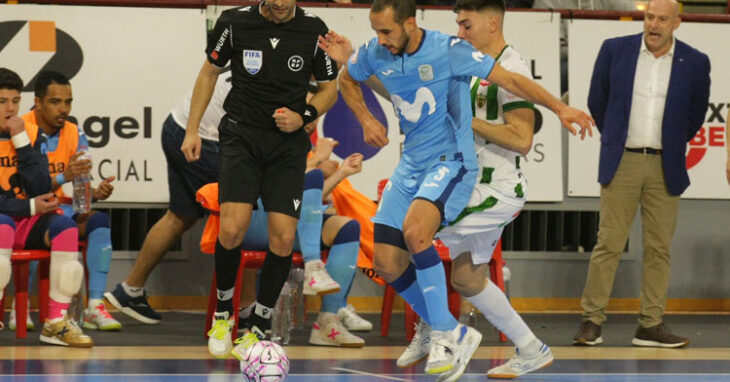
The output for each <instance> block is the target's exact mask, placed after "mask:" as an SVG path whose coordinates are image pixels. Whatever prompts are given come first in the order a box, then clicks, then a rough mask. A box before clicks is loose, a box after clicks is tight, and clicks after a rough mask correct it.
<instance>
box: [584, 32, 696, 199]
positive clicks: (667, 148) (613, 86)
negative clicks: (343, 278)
mask: <svg viewBox="0 0 730 382" xmlns="http://www.w3.org/2000/svg"><path fill="white" fill-rule="evenodd" d="M642 38H643V33H640V34H637V35H631V36H624V37H617V38H612V39H608V40H606V41H604V42H603V45H602V46H601V50H600V52H599V53H598V57H597V58H596V65H595V67H594V69H593V77H592V78H591V88H590V91H589V93H588V108H589V109H590V111H591V114H592V115H593V118H594V119H595V120H596V125H597V126H596V127H597V128H598V131H600V132H601V156H600V161H599V164H598V182H599V183H601V184H603V185H607V184H609V183H610V182H611V179H613V176H614V174H615V173H616V170H617V169H618V165H619V162H620V161H621V156H622V155H623V153H624V145H625V144H626V134H627V132H628V129H629V115H630V113H631V98H632V95H633V91H634V77H635V75H636V62H637V61H638V59H639V50H640V48H641V44H642V42H641V41H642ZM674 41H675V43H676V44H677V45H676V47H675V48H674V58H673V59H672V72H671V74H670V78H669V88H668V89H667V100H666V104H665V106H664V118H663V119H662V150H663V152H662V165H663V167H664V180H665V182H666V184H667V189H668V190H669V192H670V193H672V194H673V195H680V194H681V193H682V192H684V190H686V189H687V187H688V186H689V176H688V175H687V168H686V161H685V151H686V149H687V142H688V141H689V140H690V139H692V137H694V136H695V134H697V131H698V130H699V129H700V127H701V126H702V123H703V122H704V121H705V114H706V113H707V105H708V102H709V98H710V60H709V58H707V55H705V54H704V53H702V52H700V51H698V50H697V49H694V48H692V47H691V46H689V45H687V44H685V43H683V42H681V41H679V40H677V39H676V38H675V40H674Z"/></svg>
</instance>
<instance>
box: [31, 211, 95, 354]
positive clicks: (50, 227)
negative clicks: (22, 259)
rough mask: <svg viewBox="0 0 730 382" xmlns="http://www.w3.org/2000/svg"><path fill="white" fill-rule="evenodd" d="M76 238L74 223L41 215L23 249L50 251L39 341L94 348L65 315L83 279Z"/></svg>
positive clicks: (66, 218) (57, 216)
mask: <svg viewBox="0 0 730 382" xmlns="http://www.w3.org/2000/svg"><path fill="white" fill-rule="evenodd" d="M78 235H79V234H78V228H77V227H76V222H74V221H73V220H72V219H71V218H69V217H66V216H63V215H44V216H42V217H41V218H39V219H38V220H37V221H36V222H35V224H34V226H33V228H32V229H31V230H30V233H29V234H28V239H27V241H26V248H28V249H50V250H51V266H50V268H51V269H50V280H49V281H50V291H49V297H50V298H49V303H48V318H47V319H46V322H45V323H43V331H42V332H41V336H40V340H41V342H45V343H49V344H55V345H63V346H70V347H91V346H93V345H94V342H93V341H92V340H91V338H90V337H89V336H87V335H85V334H84V333H83V332H82V330H81V328H80V327H79V326H78V324H77V323H76V322H75V321H74V320H72V319H71V318H70V317H69V316H68V314H67V312H68V308H69V305H70V304H71V299H72V298H73V296H74V295H75V294H76V293H78V291H79V289H80V288H81V283H82V282H83V279H84V267H83V266H82V265H81V263H80V262H79V259H78V257H79V253H78V250H79V246H78Z"/></svg>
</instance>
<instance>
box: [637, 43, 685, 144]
mask: <svg viewBox="0 0 730 382" xmlns="http://www.w3.org/2000/svg"><path fill="white" fill-rule="evenodd" d="M675 46H676V44H675V41H674V38H672V47H671V48H670V49H669V51H668V52H667V53H665V54H664V55H662V56H659V57H654V53H652V52H650V51H649V48H647V47H646V42H645V41H644V38H643V37H642V39H641V50H640V51H639V59H638V61H637V63H636V76H635V78H634V93H633V96H632V99H631V114H630V117H629V131H628V135H627V137H626V147H630V148H641V147H651V148H654V149H661V148H662V120H663V119H664V105H665V104H666V101H667V89H668V88H669V77H670V74H671V73H672V59H673V58H674V47H675Z"/></svg>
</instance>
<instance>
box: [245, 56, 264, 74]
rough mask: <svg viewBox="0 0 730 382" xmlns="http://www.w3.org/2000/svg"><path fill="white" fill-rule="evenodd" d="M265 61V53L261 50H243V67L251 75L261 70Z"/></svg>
mask: <svg viewBox="0 0 730 382" xmlns="http://www.w3.org/2000/svg"><path fill="white" fill-rule="evenodd" d="M263 63H264V54H263V53H262V52H261V51H260V50H244V51H243V67H244V68H245V69H246V71H247V72H249V73H250V74H251V75H254V74H256V73H258V72H259V70H261V66H262V65H263Z"/></svg>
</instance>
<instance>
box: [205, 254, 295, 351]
mask: <svg viewBox="0 0 730 382" xmlns="http://www.w3.org/2000/svg"><path fill="white" fill-rule="evenodd" d="M292 256H293V258H292V267H298V268H302V267H304V261H303V260H302V254H301V253H299V252H294V253H293V254H292ZM265 258H266V251H247V250H242V251H241V263H240V264H239V265H238V273H237V274H236V284H235V287H234V289H233V311H234V312H238V307H239V305H240V303H241V282H242V281H243V269H244V268H261V266H263V265H264V259H265ZM216 291H217V288H216V278H215V273H213V281H211V284H210V294H209V295H208V312H207V314H206V316H205V338H208V331H209V330H210V328H211V326H212V325H213V314H214V313H215V308H216V304H217V301H218V297H217V296H216ZM234 327H236V328H237V327H238V314H235V325H234ZM231 336H232V337H233V339H235V337H236V331H235V330H234V331H232V332H231Z"/></svg>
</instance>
